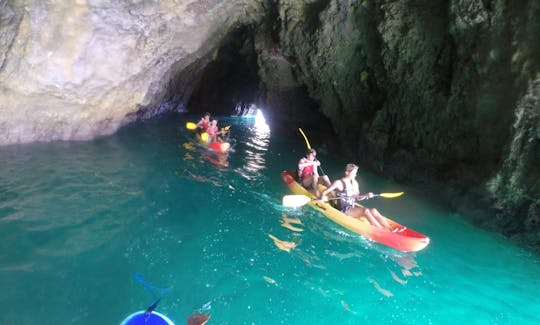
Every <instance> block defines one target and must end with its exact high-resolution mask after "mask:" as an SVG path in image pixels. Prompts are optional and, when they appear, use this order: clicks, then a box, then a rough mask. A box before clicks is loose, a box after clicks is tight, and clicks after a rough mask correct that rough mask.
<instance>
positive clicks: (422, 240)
mask: <svg viewBox="0 0 540 325" xmlns="http://www.w3.org/2000/svg"><path fill="white" fill-rule="evenodd" d="M281 179H282V180H283V182H284V183H285V185H287V187H289V189H290V190H291V191H292V192H293V193H294V194H301V195H305V196H308V197H310V198H312V199H313V200H311V201H310V202H308V204H309V205H310V206H311V207H312V208H314V209H315V210H317V211H319V212H321V213H323V214H324V215H325V216H326V217H327V218H328V219H330V220H332V221H334V222H335V223H337V224H339V225H341V226H343V227H345V228H347V229H349V230H350V231H353V232H355V233H357V234H359V235H362V236H364V237H367V238H369V239H371V240H373V241H376V242H378V243H380V244H383V245H386V246H389V247H392V248H394V249H397V250H400V251H405V252H417V251H419V250H422V249H424V248H425V247H426V246H427V245H428V244H429V237H427V236H425V235H422V234H421V233H418V232H416V231H414V230H412V229H409V228H406V227H404V226H402V225H400V224H399V223H397V222H395V221H393V220H391V219H388V218H386V220H387V221H388V223H389V224H390V225H391V226H392V229H399V231H398V232H392V231H389V230H386V229H382V228H378V227H375V226H373V225H371V223H369V221H367V219H366V218H353V217H350V216H348V215H346V214H345V213H343V212H341V211H339V210H338V209H336V208H334V207H333V206H332V205H330V204H329V203H328V202H325V201H321V200H317V197H316V196H315V194H314V193H312V192H310V191H308V190H306V189H305V188H304V187H302V186H301V185H300V184H298V182H296V180H295V173H294V172H290V171H283V172H282V173H281ZM320 186H322V185H320Z"/></svg>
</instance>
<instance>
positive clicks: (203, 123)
mask: <svg viewBox="0 0 540 325" xmlns="http://www.w3.org/2000/svg"><path fill="white" fill-rule="evenodd" d="M209 126H210V113H208V112H206V113H204V116H203V117H202V118H201V120H200V121H199V122H198V123H197V131H199V133H202V132H205V131H206V130H207V129H208V127H209Z"/></svg>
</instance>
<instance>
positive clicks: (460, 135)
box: [279, 0, 540, 246]
mask: <svg viewBox="0 0 540 325" xmlns="http://www.w3.org/2000/svg"><path fill="white" fill-rule="evenodd" d="M539 15H540V2H538V1H519V2H512V3H511V2H508V1H499V0H485V1H465V0H454V1H450V2H448V1H443V0H435V1H418V0H402V1H332V0H319V1H294V0H290V1H284V0H282V1H280V6H279V18H280V19H279V21H280V26H279V35H280V37H279V39H280V43H281V48H282V51H283V53H284V54H285V55H286V56H290V57H294V58H295V59H296V62H295V67H294V70H295V71H296V74H297V75H299V76H300V77H299V79H300V80H302V81H303V83H304V84H305V85H306V86H307V90H308V92H309V94H310V97H311V98H314V99H316V100H317V102H319V103H320V109H321V111H322V112H323V113H324V115H325V116H327V117H328V118H329V119H330V120H331V124H332V125H333V127H334V129H335V130H336V132H337V133H338V135H339V137H340V140H341V143H342V144H344V149H345V150H348V151H349V152H350V153H352V154H354V155H355V156H356V157H357V158H358V159H359V160H361V161H363V163H364V165H365V164H368V165H370V166H371V167H372V168H373V169H374V170H377V171H379V172H384V173H385V175H393V176H394V177H396V178H397V179H399V180H400V181H405V182H408V183H414V184H417V185H420V186H421V187H423V188H425V189H430V190H431V191H432V192H433V193H437V195H434V196H435V197H442V198H444V203H446V204H448V205H450V206H452V207H453V208H455V209H457V210H458V211H460V212H463V213H464V214H465V215H467V216H471V217H473V218H475V219H476V220H475V221H477V222H478V223H481V224H483V225H484V226H488V227H492V228H495V229H497V230H499V231H501V232H503V233H505V234H507V235H510V236H515V237H520V238H521V239H525V241H527V242H533V243H535V244H536V245H537V246H538V244H539V243H540V206H539V204H540V200H539V199H540V102H539V99H540V98H539V91H540V88H539V85H540V70H539V68H540V43H539V42H538V40H537V39H536V36H535V35H540V21H539V20H537V19H536V18H535V17H538V16H539Z"/></svg>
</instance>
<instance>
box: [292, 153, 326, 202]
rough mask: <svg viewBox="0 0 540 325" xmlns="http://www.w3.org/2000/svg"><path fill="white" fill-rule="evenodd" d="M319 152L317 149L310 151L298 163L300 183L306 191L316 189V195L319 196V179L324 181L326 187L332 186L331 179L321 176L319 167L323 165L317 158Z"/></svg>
mask: <svg viewBox="0 0 540 325" xmlns="http://www.w3.org/2000/svg"><path fill="white" fill-rule="evenodd" d="M316 156H317V151H315V149H313V148H312V149H308V150H307V151H306V155H305V156H304V157H302V158H300V160H299V161H298V166H297V167H298V168H297V175H298V183H300V185H302V186H303V187H304V188H306V189H308V190H309V189H314V190H315V195H317V196H319V189H318V184H319V179H322V181H323V182H324V184H325V185H326V186H330V179H329V178H328V176H327V175H322V176H319V173H318V172H317V167H318V166H320V165H321V163H320V161H318V160H317V159H316V158H315V157H316Z"/></svg>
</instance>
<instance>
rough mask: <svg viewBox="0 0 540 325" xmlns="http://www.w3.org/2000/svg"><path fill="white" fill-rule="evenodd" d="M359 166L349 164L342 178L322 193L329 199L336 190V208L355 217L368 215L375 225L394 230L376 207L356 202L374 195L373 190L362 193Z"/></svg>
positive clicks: (322, 196) (322, 195)
mask: <svg viewBox="0 0 540 325" xmlns="http://www.w3.org/2000/svg"><path fill="white" fill-rule="evenodd" d="M357 172H358V166H356V165H355V164H347V166H345V174H344V176H343V177H342V178H340V179H338V180H336V181H334V182H333V183H332V185H330V186H329V187H328V188H327V189H326V190H324V191H323V192H322V193H321V198H322V199H323V200H328V197H327V195H328V194H329V193H331V192H332V191H335V192H336V195H335V196H336V199H335V200H333V201H334V202H337V204H336V208H337V209H339V210H340V211H341V212H343V213H345V214H346V215H348V216H351V217H353V218H360V217H366V218H367V219H368V221H369V222H370V223H371V224H372V225H374V226H375V227H379V228H383V229H388V230H392V227H391V226H390V225H389V224H388V222H387V221H386V219H385V218H384V217H383V216H382V215H381V214H380V213H379V211H377V209H375V208H366V207H364V206H363V205H360V204H358V203H356V200H365V199H370V198H372V197H374V194H373V193H372V192H369V193H366V194H364V195H360V190H359V188H358V182H357V181H356V174H357Z"/></svg>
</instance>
